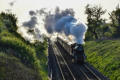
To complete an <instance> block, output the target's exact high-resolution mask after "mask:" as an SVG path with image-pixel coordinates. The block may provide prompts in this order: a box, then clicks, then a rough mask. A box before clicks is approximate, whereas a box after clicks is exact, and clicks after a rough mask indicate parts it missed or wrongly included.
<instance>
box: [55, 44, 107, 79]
mask: <svg viewBox="0 0 120 80" xmlns="http://www.w3.org/2000/svg"><path fill="white" fill-rule="evenodd" d="M57 46H58V48H59V49H60V50H59V51H61V52H60V53H61V55H62V56H63V57H64V58H65V60H66V63H67V64H68V66H69V67H70V70H71V71H72V72H73V74H74V76H75V80H109V79H108V78H106V77H105V76H103V75H101V73H99V72H98V71H96V70H95V69H93V68H92V67H90V66H89V64H88V63H85V64H83V65H78V64H74V63H72V60H70V58H67V56H68V57H70V55H69V54H68V55H67V54H66V51H64V49H62V48H61V47H60V46H59V45H57Z"/></svg>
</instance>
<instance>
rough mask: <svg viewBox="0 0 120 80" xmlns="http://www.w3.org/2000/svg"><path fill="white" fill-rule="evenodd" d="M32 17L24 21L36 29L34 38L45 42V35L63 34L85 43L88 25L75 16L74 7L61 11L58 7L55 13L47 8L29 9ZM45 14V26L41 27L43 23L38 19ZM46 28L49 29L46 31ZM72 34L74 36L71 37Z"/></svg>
mask: <svg viewBox="0 0 120 80" xmlns="http://www.w3.org/2000/svg"><path fill="white" fill-rule="evenodd" d="M29 15H30V16H31V19H30V20H29V21H26V22H24V23H23V26H26V27H28V28H30V29H34V35H35V36H34V38H36V39H37V40H39V41H42V42H43V35H48V34H49V37H50V38H52V39H55V38H56V37H57V35H62V36H61V37H62V39H66V40H67V41H68V42H69V38H71V39H70V40H71V42H76V43H78V44H84V38H85V33H86V31H87V26H86V25H85V24H84V23H82V22H80V21H79V20H77V19H75V18H74V11H73V10H72V9H66V10H63V11H60V9H59V8H58V7H57V8H56V10H55V13H51V12H45V9H44V8H43V9H40V10H36V11H33V10H31V11H29ZM41 15H42V16H44V20H43V22H44V28H40V27H41V24H40V21H38V18H41V17H40V16H41ZM44 29H45V30H46V31H47V33H45V31H44ZM69 36H72V37H69Z"/></svg>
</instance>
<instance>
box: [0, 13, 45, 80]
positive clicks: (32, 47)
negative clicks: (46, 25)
mask: <svg viewBox="0 0 120 80" xmlns="http://www.w3.org/2000/svg"><path fill="white" fill-rule="evenodd" d="M16 24H17V18H16V17H15V15H13V14H8V13H1V14H0V52H2V53H0V55H5V56H2V57H3V58H7V57H8V58H7V60H9V58H12V57H11V56H10V55H12V56H13V57H15V58H16V59H19V60H20V61H19V63H20V64H24V65H25V66H26V68H27V69H28V70H31V69H32V70H33V72H34V73H35V74H37V75H38V78H37V77H36V78H34V79H31V80H41V79H43V80H47V64H46V63H47V58H46V56H47V55H46V54H47V43H46V41H44V42H43V43H40V42H37V43H36V44H30V43H29V42H28V41H25V40H24V38H22V37H21V35H19V34H18V33H17V25H16ZM6 56H7V57H6ZM0 59H1V58H0ZM1 60H2V59H1ZM13 62H14V61H13ZM1 64H4V63H1ZM12 64H13V63H12ZM16 64H17V63H15V65H16ZM9 65H10V64H8V66H9ZM15 65H13V66H12V67H14V66H15ZM4 67H5V68H6V66H4ZM43 68H45V69H43ZM0 70H3V71H2V72H0V73H2V74H1V75H2V76H3V77H0V78H2V79H7V77H6V76H7V75H8V74H5V72H6V71H4V69H3V66H0ZM11 71H12V69H11ZM12 72H14V71H12ZM28 72H29V71H28ZM23 73H24V67H23ZM31 73H32V72H31ZM16 74H17V72H16ZM18 74H19V72H18ZM24 74H25V73H24ZM10 75H11V74H10ZM31 76H34V75H31ZM21 77H24V75H23V76H21ZM28 77H29V76H28ZM9 78H10V77H9ZM11 78H12V76H11ZM17 78H19V76H16V78H14V80H18V79H17ZM21 79H22V78H21ZM26 80H30V79H26Z"/></svg>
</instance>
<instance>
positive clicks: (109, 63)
mask: <svg viewBox="0 0 120 80" xmlns="http://www.w3.org/2000/svg"><path fill="white" fill-rule="evenodd" d="M85 53H86V55H87V61H88V62H89V63H91V64H92V65H93V66H94V67H95V68H97V69H98V70H99V71H100V72H101V73H103V74H104V75H105V76H107V77H109V78H110V79H111V80H120V40H119V39H118V40H102V41H88V42H86V44H85Z"/></svg>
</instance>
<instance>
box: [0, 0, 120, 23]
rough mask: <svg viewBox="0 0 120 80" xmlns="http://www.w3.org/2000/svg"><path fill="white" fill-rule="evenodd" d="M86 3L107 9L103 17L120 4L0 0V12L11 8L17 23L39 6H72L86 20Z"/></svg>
mask: <svg viewBox="0 0 120 80" xmlns="http://www.w3.org/2000/svg"><path fill="white" fill-rule="evenodd" d="M87 4H92V5H100V6H102V7H103V9H107V13H106V14H105V16H104V17H105V18H108V12H111V11H112V10H113V9H115V7H116V6H117V5H118V4H120V0H0V12H1V11H5V10H7V9H12V12H13V13H15V14H16V16H17V17H18V19H19V23H22V22H24V21H25V20H28V19H29V15H28V12H29V11H30V10H36V9H41V8H47V9H49V10H50V9H52V10H53V9H55V7H56V6H59V7H60V9H66V8H73V9H74V11H75V12H76V14H75V16H76V17H77V18H80V19H81V20H82V21H83V22H86V15H85V14H84V11H85V6H86V5H87Z"/></svg>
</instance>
